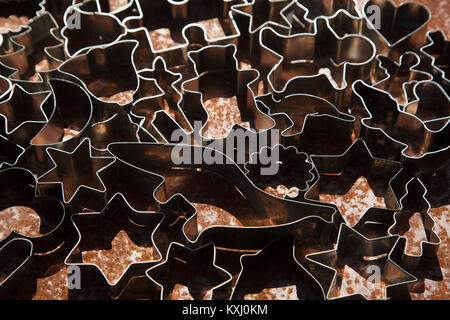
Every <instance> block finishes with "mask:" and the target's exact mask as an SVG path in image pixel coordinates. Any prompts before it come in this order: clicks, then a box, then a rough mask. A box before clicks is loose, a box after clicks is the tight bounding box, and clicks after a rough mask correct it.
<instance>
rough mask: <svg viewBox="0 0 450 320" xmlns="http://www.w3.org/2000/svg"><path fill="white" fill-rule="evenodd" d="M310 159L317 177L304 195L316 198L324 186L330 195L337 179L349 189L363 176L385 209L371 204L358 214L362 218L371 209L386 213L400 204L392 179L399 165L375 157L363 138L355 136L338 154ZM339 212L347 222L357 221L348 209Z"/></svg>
mask: <svg viewBox="0 0 450 320" xmlns="http://www.w3.org/2000/svg"><path fill="white" fill-rule="evenodd" d="M311 161H312V162H313V164H314V166H315V167H316V168H317V171H318V172H319V174H320V178H319V179H318V180H317V181H316V182H315V183H314V184H313V185H312V187H311V188H310V189H309V190H308V191H307V192H306V194H305V197H306V198H310V199H314V200H319V195H320V194H322V193H323V190H322V189H323V188H327V189H328V190H329V193H332V194H333V192H335V190H333V186H336V181H339V180H341V181H343V182H344V183H345V188H346V190H347V191H348V190H349V189H350V188H351V186H352V185H353V183H354V182H355V181H356V179H358V178H359V177H360V176H361V175H364V177H366V179H367V180H368V183H369V185H370V188H371V190H372V191H373V192H374V194H375V196H376V197H382V198H383V200H384V205H385V208H372V207H371V208H369V209H368V210H367V211H366V212H365V213H361V215H362V216H363V217H364V216H365V215H366V214H370V212H372V211H374V212H376V213H377V214H382V213H380V212H386V214H388V213H389V212H393V211H392V210H396V209H399V207H400V205H399V203H398V201H397V197H396V195H395V192H394V190H393V187H392V185H391V181H392V180H393V178H394V177H395V176H396V175H397V174H398V173H399V171H400V170H401V168H402V164H401V163H399V162H395V161H390V160H385V159H379V158H374V157H373V156H372V154H371V153H370V151H369V149H368V148H367V145H366V144H365V142H364V141H363V140H361V139H357V140H356V141H355V142H354V143H353V144H352V145H351V146H350V147H349V148H348V149H347V150H346V151H345V152H344V153H343V154H341V155H337V156H333V155H330V156H319V155H312V156H311ZM345 175H348V176H349V177H350V179H349V180H348V182H347V180H346V179H344V178H343V177H344V176H345ZM350 183H352V184H351V185H350ZM339 191H341V192H342V189H340V188H339ZM354 201H355V200H354ZM357 203H358V202H357ZM341 214H342V216H343V217H344V219H345V221H346V223H347V224H348V225H350V226H354V225H355V224H357V223H358V220H359V219H358V218H357V217H354V216H351V215H350V214H349V212H341Z"/></svg>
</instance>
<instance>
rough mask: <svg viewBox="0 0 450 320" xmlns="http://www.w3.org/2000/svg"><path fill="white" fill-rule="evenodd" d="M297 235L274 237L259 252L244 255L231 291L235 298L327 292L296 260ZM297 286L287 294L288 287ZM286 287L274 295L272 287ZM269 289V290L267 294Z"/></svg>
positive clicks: (304, 296)
mask: <svg viewBox="0 0 450 320" xmlns="http://www.w3.org/2000/svg"><path fill="white" fill-rule="evenodd" d="M294 251H295V246H294V238H293V237H292V235H287V236H283V237H281V238H279V239H276V240H274V241H272V242H271V243H270V244H268V245H267V246H266V247H264V248H263V249H262V250H261V251H259V252H258V253H256V254H246V255H242V256H241V259H240V262H241V271H240V273H239V276H238V278H237V280H236V285H235V286H234V288H233V293H232V295H231V299H232V300H244V298H248V297H249V296H250V297H252V296H255V298H257V299H264V300H266V299H273V300H285V299H286V298H288V297H289V298H294V299H301V300H310V299H311V300H319V299H320V300H322V299H324V296H325V294H324V292H323V290H322V287H321V285H320V284H319V282H318V281H317V280H316V279H314V277H313V276H312V275H311V274H310V273H309V272H308V271H307V270H306V269H305V268H304V267H303V266H302V265H301V264H300V263H299V262H298V261H297V260H296V258H295V254H294ZM292 286H295V290H293V291H294V292H293V293H290V294H288V290H287V288H288V287H292ZM280 287H286V290H284V292H283V293H281V292H280V293H277V294H276V295H275V297H274V296H273V295H272V294H270V289H271V288H280ZM264 292H266V294H264Z"/></svg>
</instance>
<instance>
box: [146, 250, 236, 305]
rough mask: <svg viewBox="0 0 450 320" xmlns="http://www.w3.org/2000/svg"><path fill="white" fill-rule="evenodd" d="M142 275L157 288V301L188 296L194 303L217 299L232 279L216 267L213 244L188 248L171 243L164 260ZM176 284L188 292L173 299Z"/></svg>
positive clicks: (228, 274)
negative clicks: (159, 298)
mask: <svg viewBox="0 0 450 320" xmlns="http://www.w3.org/2000/svg"><path fill="white" fill-rule="evenodd" d="M146 274H147V276H148V277H149V278H150V280H152V281H153V282H155V283H156V284H157V285H158V286H159V287H160V288H161V300H166V299H171V300H178V299H183V298H184V299H186V298H187V297H188V296H189V295H190V296H192V297H193V298H194V299H195V300H206V299H207V300H209V299H217V298H216V295H217V291H221V290H224V287H225V288H226V287H227V286H228V287H229V285H230V284H231V279H232V276H231V274H230V273H229V272H228V271H226V270H225V269H223V268H221V267H219V266H217V265H216V247H215V245H214V244H213V243H209V244H206V245H204V246H202V247H199V248H197V249H191V248H188V247H185V246H183V245H181V244H179V243H176V242H172V243H171V244H170V247H169V249H168V251H167V256H166V257H165V261H164V262H163V263H160V264H158V265H156V266H154V267H151V268H150V269H148V270H147V272H146ZM177 284H178V285H183V286H185V287H187V288H188V293H183V295H181V294H180V296H176V295H175V294H174V293H173V291H174V287H175V286H176V285H177ZM184 295H186V296H187V297H186V296H184Z"/></svg>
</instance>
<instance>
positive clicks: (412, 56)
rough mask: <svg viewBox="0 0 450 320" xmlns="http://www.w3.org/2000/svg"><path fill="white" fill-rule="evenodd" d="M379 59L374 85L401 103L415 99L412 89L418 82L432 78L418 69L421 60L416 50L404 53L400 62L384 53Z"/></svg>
mask: <svg viewBox="0 0 450 320" xmlns="http://www.w3.org/2000/svg"><path fill="white" fill-rule="evenodd" d="M377 60H378V66H377V71H375V76H374V78H376V80H375V81H374V82H375V83H374V86H375V87H377V88H378V89H381V90H384V91H387V92H389V93H390V94H391V95H392V96H393V97H394V98H395V99H396V100H397V102H398V103H399V104H400V105H406V104H408V102H410V101H411V100H412V99H414V95H413V93H412V91H413V87H414V85H415V84H416V83H417V82H419V81H423V80H431V79H432V77H431V75H430V74H428V73H426V72H423V71H420V70H419V69H418V66H419V65H420V63H421V61H420V58H419V56H418V55H417V54H416V53H415V52H406V53H404V54H402V55H401V56H400V60H399V62H398V63H397V62H396V61H394V60H393V59H391V58H389V57H386V56H382V55H378V56H377Z"/></svg>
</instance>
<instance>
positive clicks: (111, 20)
mask: <svg viewBox="0 0 450 320" xmlns="http://www.w3.org/2000/svg"><path fill="white" fill-rule="evenodd" d="M73 14H78V15H79V16H80V22H79V23H80V29H78V28H72V27H70V25H69V23H68V21H67V19H68V17H70V16H71V15H73ZM87 30H89V31H90V32H86V31H87ZM124 34H125V27H124V26H123V25H122V23H121V22H120V20H119V19H118V18H117V17H116V16H114V15H112V14H106V13H91V12H85V11H82V10H80V8H78V7H71V8H70V10H66V12H65V14H64V27H63V28H62V30H61V35H62V37H63V40H64V51H65V53H66V54H67V55H68V56H69V57H73V56H76V55H78V54H79V53H81V52H83V51H85V50H87V49H93V48H100V47H102V46H104V45H106V44H111V43H114V42H116V41H117V40H119V38H120V37H121V36H122V35H124Z"/></svg>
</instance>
